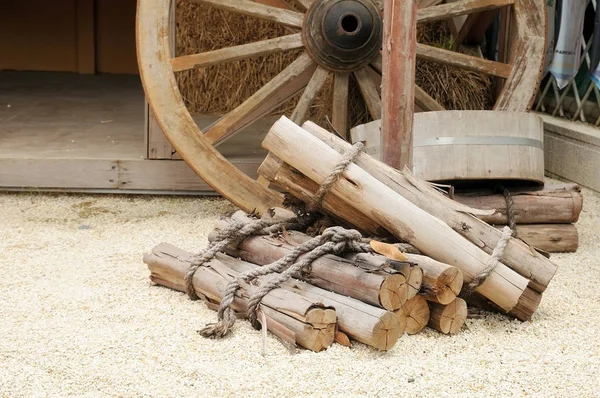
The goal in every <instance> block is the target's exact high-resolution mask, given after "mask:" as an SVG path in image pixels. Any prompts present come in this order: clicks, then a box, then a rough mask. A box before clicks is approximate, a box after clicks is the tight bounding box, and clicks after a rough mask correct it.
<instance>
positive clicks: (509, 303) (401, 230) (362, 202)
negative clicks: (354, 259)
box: [259, 117, 541, 320]
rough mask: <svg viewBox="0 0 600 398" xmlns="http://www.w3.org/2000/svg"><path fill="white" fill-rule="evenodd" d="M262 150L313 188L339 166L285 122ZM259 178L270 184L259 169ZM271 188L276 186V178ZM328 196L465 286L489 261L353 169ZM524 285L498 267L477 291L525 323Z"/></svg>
mask: <svg viewBox="0 0 600 398" xmlns="http://www.w3.org/2000/svg"><path fill="white" fill-rule="evenodd" d="M263 147H264V148H265V149H267V150H269V151H270V152H272V153H273V154H274V155H275V156H277V157H278V158H279V159H280V160H281V161H282V162H285V163H288V164H289V165H290V166H292V167H294V168H295V169H297V170H298V171H299V172H301V173H303V174H305V175H306V176H307V177H309V178H310V179H312V180H313V181H314V182H316V183H318V184H322V183H323V182H324V181H325V179H326V178H327V177H328V176H329V174H330V173H331V171H332V170H333V169H334V168H335V167H336V165H338V164H339V163H340V161H341V160H342V156H341V155H340V154H339V153H338V152H337V151H335V150H333V149H332V148H331V147H329V146H328V145H327V144H325V143H324V142H323V141H321V140H319V139H317V138H316V137H314V136H312V135H311V134H310V133H308V132H307V131H306V130H304V129H302V128H301V127H299V126H297V125H296V124H294V123H293V122H291V121H290V120H289V119H287V118H285V117H282V118H281V119H279V120H278V121H277V122H276V123H275V124H274V125H273V127H272V128H271V130H270V131H269V134H268V135H267V136H266V138H265V140H264V141H263ZM377 163H378V164H380V165H382V164H381V163H380V162H377ZM259 174H261V175H263V176H264V177H266V178H267V179H269V177H268V176H267V175H265V174H264V173H262V172H261V170H260V169H259ZM272 182H275V183H276V182H277V178H275V179H273V180H272ZM329 196H337V197H339V198H341V199H343V201H344V203H345V204H347V205H352V206H354V207H355V208H356V209H358V210H359V211H360V212H361V213H363V214H365V215H369V216H370V217H371V218H373V219H374V220H376V221H377V222H378V223H379V224H380V225H382V226H383V227H385V228H386V229H387V230H388V231H390V232H392V233H393V234H394V235H395V236H397V237H398V238H399V239H401V240H403V241H407V242H408V243H410V244H412V245H414V246H415V247H416V248H417V249H419V250H420V251H421V252H422V253H423V254H425V255H428V256H430V257H432V258H434V259H436V260H438V261H441V262H445V263H448V264H450V265H453V266H456V267H458V268H459V269H460V270H461V271H462V273H463V276H464V277H465V280H467V282H470V281H471V280H472V279H473V278H474V277H475V276H476V275H478V274H479V273H481V272H482V271H483V270H484V269H485V268H486V267H487V265H488V263H489V261H490V256H489V255H488V254H486V253H485V252H484V251H482V250H481V249H480V247H478V246H476V245H474V244H473V243H471V242H469V241H468V240H466V239H465V238H463V237H462V236H461V235H459V234H458V233H457V232H455V231H454V230H453V229H452V228H450V227H449V226H448V225H446V224H445V223H444V222H442V221H441V220H440V219H438V218H436V217H434V216H432V215H430V214H429V213H427V212H426V211H424V210H423V209H421V208H419V207H417V206H415V205H414V204H413V203H411V202H410V201H408V200H407V199H405V198H404V197H403V196H401V195H399V194H398V193H397V192H395V191H393V190H392V189H391V188H389V187H388V186H386V185H385V184H383V183H381V182H380V181H379V180H377V179H376V178H374V177H373V176H371V175H370V174H369V173H367V172H366V171H364V170H363V169H361V168H360V167H358V166H357V165H356V164H350V165H349V166H348V168H347V169H346V171H344V173H343V178H340V179H339V180H338V181H337V182H336V183H335V184H334V185H333V187H332V188H331V190H330V192H329V194H328V195H326V196H325V200H327V197H329ZM424 196H425V195H424ZM494 230H495V229H494ZM495 231H496V230H495ZM530 255H531V253H530ZM528 285H529V280H528V279H526V278H524V277H523V276H521V275H519V274H517V273H516V272H514V271H513V270H511V269H510V268H508V267H506V266H505V265H504V264H502V263H499V264H498V265H497V266H496V267H495V268H494V270H493V271H492V272H491V274H490V275H489V277H487V279H486V280H485V282H484V283H483V284H482V285H481V286H479V287H478V288H477V291H478V292H479V293H481V294H482V295H484V296H486V297H487V298H489V299H490V300H491V301H493V302H494V303H495V304H497V305H498V306H499V307H500V308H502V309H503V311H505V312H506V313H508V314H509V315H511V316H514V317H516V318H518V319H520V320H529V319H530V318H531V316H532V315H533V313H534V312H535V311H536V309H537V307H538V305H539V302H540V300H541V295H540V294H539V293H537V292H535V291H534V290H532V289H530V288H529V287H528Z"/></svg>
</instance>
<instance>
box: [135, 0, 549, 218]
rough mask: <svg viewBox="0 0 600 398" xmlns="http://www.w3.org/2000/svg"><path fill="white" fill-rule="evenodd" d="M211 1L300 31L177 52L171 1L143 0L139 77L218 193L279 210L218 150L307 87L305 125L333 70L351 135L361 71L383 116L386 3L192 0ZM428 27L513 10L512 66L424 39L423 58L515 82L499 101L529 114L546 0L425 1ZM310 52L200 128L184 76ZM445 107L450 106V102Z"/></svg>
mask: <svg viewBox="0 0 600 398" xmlns="http://www.w3.org/2000/svg"><path fill="white" fill-rule="evenodd" d="M190 1H194V2H197V3H204V4H208V5H210V6H212V7H216V8H220V9H223V10H227V11H231V12H236V13H240V14H244V15H247V16H248V17H249V18H250V17H251V18H259V19H263V20H267V21H271V22H275V23H278V24H281V25H284V26H287V27H289V28H290V29H291V32H290V34H288V35H285V36H281V37H278V38H274V39H269V40H264V41H259V42H256V43H249V44H243V45H238V46H233V47H227V48H223V49H218V50H214V51H209V52H204V53H200V54H194V55H186V56H181V57H175V58H173V57H172V56H171V51H170V45H169V43H170V41H169V34H170V29H169V18H170V0H139V2H138V16H137V49H138V61H139V67H140V74H141V78H142V82H143V85H144V89H145V92H146V95H147V98H148V102H149V104H150V107H151V109H152V111H153V113H154V115H155V117H156V119H157V121H158V123H159V125H160V127H161V128H162V130H163V131H164V133H165V135H166V136H167V138H168V139H169V141H170V142H171V144H172V145H173V147H174V148H175V150H176V151H177V152H178V153H179V154H180V155H181V156H182V158H183V159H184V160H185V161H186V162H187V163H188V164H189V165H190V166H191V167H192V169H193V170H194V171H195V172H196V173H197V174H198V175H199V176H200V177H202V178H203V179H204V180H205V181H206V182H207V183H208V184H209V185H210V186H212V187H213V188H214V189H215V190H216V191H217V192H219V193H220V194H222V195H223V196H225V197H226V198H228V199H229V200H231V201H232V202H233V203H235V204H236V205H238V206H239V207H240V208H242V209H244V210H247V211H252V210H256V211H258V212H261V213H262V212H263V211H264V210H266V209H267V208H269V207H272V206H277V205H279V204H280V203H281V201H282V196H281V195H280V194H279V193H277V192H275V191H273V190H271V189H269V188H268V187H267V186H265V185H266V184H264V182H263V181H260V179H259V180H258V181H256V180H253V179H252V178H250V177H248V176H247V175H246V174H244V173H243V172H242V171H240V170H238V169H237V168H236V167H235V166H234V165H233V164H232V163H230V162H229V161H228V160H227V159H226V158H225V157H224V156H222V155H221V154H220V153H219V151H218V150H217V149H216V146H217V145H218V144H220V143H222V142H224V141H225V140H227V139H228V138H230V137H231V136H233V135H234V134H236V133H237V132H238V131H240V130H241V129H242V128H243V127H245V126H248V125H249V124H250V123H252V122H253V121H255V120H257V119H259V118H260V117H262V116H264V115H266V114H268V113H269V112H271V111H272V110H274V109H276V108H278V107H279V106H280V105H281V104H282V103H283V102H285V101H286V100H288V99H289V98H291V97H292V96H294V95H295V94H297V93H299V92H302V90H304V91H303V93H302V95H301V97H300V100H299V101H298V103H297V106H296V108H295V110H294V112H293V114H292V120H294V121H295V122H296V123H299V124H301V123H302V122H304V121H305V120H306V117H307V114H308V110H309V108H310V106H311V103H312V102H313V100H314V99H315V97H316V95H317V93H318V91H319V89H320V88H321V86H322V85H323V83H324V82H325V79H326V78H327V76H328V75H330V74H334V94H333V101H334V103H333V107H332V115H331V116H332V124H333V126H334V127H335V128H336V130H338V131H340V132H346V131H347V130H348V126H347V119H348V118H347V112H348V107H347V103H348V80H349V74H350V73H353V74H354V75H355V77H356V79H357V81H358V84H359V87H360V91H361V94H362V95H363V98H364V100H365V104H366V106H367V108H368V110H369V112H370V114H371V116H372V117H373V118H374V119H378V118H380V115H381V98H380V96H379V93H378V90H377V84H376V80H377V79H376V75H375V79H373V73H372V69H374V70H378V71H379V72H381V53H380V49H381V37H382V30H383V27H382V25H383V23H382V16H381V11H380V10H381V9H382V0H297V3H298V4H300V5H301V6H302V7H303V8H304V9H305V12H298V11H295V10H293V9H292V8H291V7H290V6H289V4H288V3H286V2H285V1H284V0H255V1H251V0H190ZM426 2H427V3H428V4H429V6H428V7H426V8H423V9H420V10H419V11H418V13H417V20H418V22H420V23H424V22H430V21H436V20H444V19H448V18H451V17H456V16H461V15H469V14H473V13H477V12H481V11H485V10H490V9H495V8H500V7H512V17H513V22H514V27H515V28H514V29H513V30H512V32H514V34H513V35H512V37H513V39H512V41H511V46H512V50H511V53H512V54H513V56H512V59H511V62H510V63H509V64H504V63H499V62H495V61H490V60H486V59H482V58H478V57H475V56H470V55H465V54H462V53H458V52H453V51H448V50H444V49H440V48H436V47H432V46H428V45H425V44H420V43H419V44H417V58H420V59H424V60H428V61H433V62H439V63H442V64H446V65H453V66H456V67H459V68H464V69H467V70H472V71H477V72H483V73H485V74H488V75H492V76H497V77H500V78H504V79H506V81H505V84H504V89H503V91H502V93H501V94H500V96H499V97H498V100H497V102H496V109H498V110H517V111H523V110H526V109H528V108H529V107H530V106H531V103H532V101H533V94H534V92H535V91H536V89H537V85H538V84H539V79H540V71H541V68H542V63H543V59H544V57H543V54H544V52H545V26H546V25H545V20H544V19H545V4H544V1H543V0H459V1H456V2H452V3H448V4H439V3H441V2H442V0H426ZM299 48H304V52H303V53H302V55H300V56H299V57H298V58H297V59H296V60H295V61H294V62H292V63H291V64H290V65H289V66H288V67H286V68H285V69H284V70H283V71H281V72H280V73H279V74H278V75H277V76H276V77H274V78H273V79H272V80H271V81H270V82H268V83H267V84H266V85H265V86H263V87H262V88H261V89H259V90H258V91H257V92H256V93H255V94H253V95H252V96H251V97H250V98H248V99H247V100H246V101H244V102H243V103H242V104H241V105H240V106H238V107H237V108H235V109H233V110H232V111H230V112H229V113H227V114H226V115H224V116H223V117H221V118H220V119H219V120H218V121H217V122H215V123H214V124H213V125H211V126H210V127H209V128H208V129H206V131H201V130H200V129H199V128H198V126H197V125H196V123H195V122H194V120H193V119H192V117H191V115H190V113H189V112H188V110H187V109H186V106H185V104H184V101H183V99H182V97H181V94H180V93H179V90H178V86H177V82H176V79H175V74H176V73H177V72H180V71H184V70H189V69H192V68H200V67H206V66H211V65H217V64H221V63H226V62H232V61H237V60H241V59H246V58H251V57H257V56H261V55H267V54H273V53H279V52H283V51H290V50H295V49H299ZM415 97H416V98H415V99H416V102H417V103H418V104H419V105H420V106H421V107H423V108H426V110H434V109H440V108H441V107H440V105H439V104H437V103H436V102H435V100H433V99H432V98H430V97H429V96H427V95H426V94H425V93H424V92H423V91H422V90H419V89H418V88H417V89H416V94H415ZM442 109H443V108H442Z"/></svg>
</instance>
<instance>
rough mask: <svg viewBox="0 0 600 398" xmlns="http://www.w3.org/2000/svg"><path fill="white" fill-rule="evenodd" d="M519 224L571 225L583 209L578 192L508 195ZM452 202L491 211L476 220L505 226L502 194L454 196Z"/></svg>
mask: <svg viewBox="0 0 600 398" xmlns="http://www.w3.org/2000/svg"><path fill="white" fill-rule="evenodd" d="M511 196H512V200H513V203H514V210H515V219H516V221H517V225H518V224H570V223H576V222H577V221H578V220H579V215H580V214H581V209H582V207H583V197H582V195H581V192H577V191H576V190H567V189H562V188H559V187H557V188H555V189H553V188H549V189H544V190H540V191H522V190H521V191H517V192H511ZM454 200H456V201H457V202H460V203H462V204H464V205H467V206H470V207H474V208H476V209H485V210H488V209H492V210H494V209H495V210H496V212H495V213H494V214H492V215H482V216H479V218H480V219H481V220H483V221H485V222H487V223H489V224H508V218H507V215H506V213H507V209H506V200H505V199H504V195H494V194H491V193H469V194H460V193H457V194H456V195H455V196H454Z"/></svg>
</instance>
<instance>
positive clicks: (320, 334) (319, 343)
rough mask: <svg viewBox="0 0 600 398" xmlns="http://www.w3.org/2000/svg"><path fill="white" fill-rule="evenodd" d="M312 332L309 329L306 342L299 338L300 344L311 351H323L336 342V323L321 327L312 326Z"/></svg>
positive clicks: (321, 325)
mask: <svg viewBox="0 0 600 398" xmlns="http://www.w3.org/2000/svg"><path fill="white" fill-rule="evenodd" d="M311 326H312V330H309V327H307V328H306V329H307V334H306V341H304V342H303V341H302V339H301V337H298V341H299V343H300V344H301V345H302V346H304V347H309V348H310V350H311V351H314V352H319V351H323V350H325V349H327V348H329V347H331V345H332V344H333V342H334V341H335V323H327V324H325V323H324V324H320V325H314V324H313V325H311Z"/></svg>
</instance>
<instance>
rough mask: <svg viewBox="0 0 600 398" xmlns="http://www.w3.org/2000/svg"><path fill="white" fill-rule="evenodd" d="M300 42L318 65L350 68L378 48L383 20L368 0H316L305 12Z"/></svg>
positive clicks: (364, 61)
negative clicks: (302, 41)
mask: <svg viewBox="0 0 600 398" xmlns="http://www.w3.org/2000/svg"><path fill="white" fill-rule="evenodd" d="M302 34H303V39H304V45H305V46H306V49H307V51H308V53H309V54H310V56H311V57H312V58H313V59H314V60H315V62H317V63H318V64H319V65H321V66H323V67H324V68H326V69H329V70H333V71H352V70H357V69H360V68H362V67H363V66H365V65H367V64H368V63H369V62H370V61H371V60H372V59H373V58H374V57H375V55H376V54H377V53H378V51H379V50H380V49H381V40H382V34H383V21H382V19H381V14H380V13H379V10H378V9H377V7H375V5H374V4H373V2H372V1H371V0H317V1H315V3H313V5H312V6H311V8H310V9H309V10H308V12H307V13H306V18H305V20H304V29H303V32H302Z"/></svg>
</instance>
